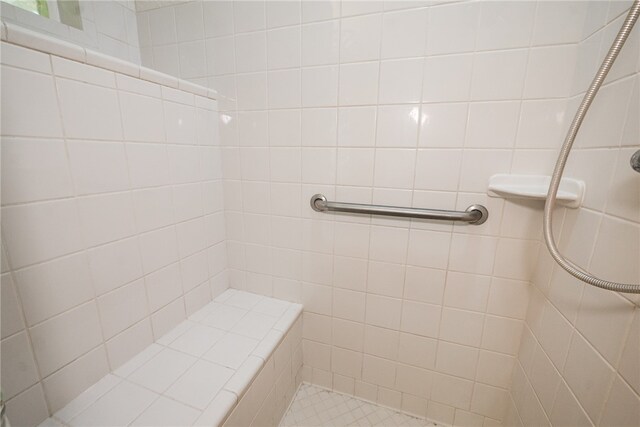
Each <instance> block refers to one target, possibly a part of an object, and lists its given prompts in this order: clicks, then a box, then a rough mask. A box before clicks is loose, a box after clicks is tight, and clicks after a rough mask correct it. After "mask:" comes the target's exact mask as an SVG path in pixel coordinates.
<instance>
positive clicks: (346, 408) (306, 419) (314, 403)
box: [280, 384, 437, 427]
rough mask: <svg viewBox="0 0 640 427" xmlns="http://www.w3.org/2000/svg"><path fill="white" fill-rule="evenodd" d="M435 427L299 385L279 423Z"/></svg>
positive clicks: (291, 425) (292, 426)
mask: <svg viewBox="0 0 640 427" xmlns="http://www.w3.org/2000/svg"><path fill="white" fill-rule="evenodd" d="M436 425H437V424H435V423H433V422H431V421H428V420H424V419H421V418H416V417H412V416H410V415H406V414H402V413H400V412H397V411H394V410H393V409H389V408H385V407H382V406H378V405H376V404H374V403H371V402H367V401H365V400H361V399H358V398H355V397H352V396H347V395H344V394H340V393H335V392H332V391H329V390H326V389H323V388H320V387H316V386H313V385H310V384H302V385H301V386H300V388H299V389H298V392H297V393H296V395H295V396H294V397H293V401H292V402H291V406H289V410H288V411H287V413H286V414H284V417H282V421H280V427H301V426H305V427H310V426H323V427H325V426H327V427H328V426H335V427H344V426H385V427H389V426H416V427H418V426H420V427H422V426H436Z"/></svg>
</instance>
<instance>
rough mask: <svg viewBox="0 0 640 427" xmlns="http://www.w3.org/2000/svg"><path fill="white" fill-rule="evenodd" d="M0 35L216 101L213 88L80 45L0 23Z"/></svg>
mask: <svg viewBox="0 0 640 427" xmlns="http://www.w3.org/2000/svg"><path fill="white" fill-rule="evenodd" d="M0 32H1V36H2V40H3V41H5V42H7V43H12V44H16V45H19V46H24V47H28V48H30V49H34V50H39V51H41V52H45V53H48V54H51V55H56V56H60V57H62V58H67V59H71V60H73V61H77V62H81V63H83V64H88V65H93V66H95V67H100V68H104V69H106V70H110V71H115V72H118V73H122V74H127V75H129V76H133V77H137V78H139V79H142V80H147V81H150V82H153V83H158V84H160V85H163V86H168V87H172V88H175V89H180V90H183V91H185V92H189V93H193V94H195V95H200V96H205V97H207V98H211V99H217V98H218V94H217V92H216V91H215V90H213V89H208V88H206V87H203V86H200V85H197V84H194V83H191V82H189V81H186V80H182V79H179V78H177V77H174V76H170V75H168V74H164V73H161V72H159V71H156V70H152V69H150V68H146V67H143V66H141V65H138V64H134V63H132V62H128V61H124V60H122V59H118V58H114V57H112V56H109V55H105V54H103V53H100V52H96V51H93V50H91V49H85V48H84V47H82V46H79V45H76V44H73V43H69V42H66V41H63V40H60V39H56V38H54V37H50V36H47V35H45V34H41V33H38V32H36V31H31V30H28V29H26V28H23V27H21V26H19V25H16V24H13V23H10V22H5V21H1V22H0Z"/></svg>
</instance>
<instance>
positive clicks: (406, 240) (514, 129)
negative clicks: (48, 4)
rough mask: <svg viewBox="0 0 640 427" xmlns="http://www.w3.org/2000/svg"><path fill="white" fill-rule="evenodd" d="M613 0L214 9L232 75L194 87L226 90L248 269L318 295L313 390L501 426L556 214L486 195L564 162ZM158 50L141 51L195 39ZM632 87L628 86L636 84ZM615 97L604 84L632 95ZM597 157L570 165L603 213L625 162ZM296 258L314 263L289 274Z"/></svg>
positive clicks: (243, 274)
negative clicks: (504, 180)
mask: <svg viewBox="0 0 640 427" xmlns="http://www.w3.org/2000/svg"><path fill="white" fill-rule="evenodd" d="M608 7H609V6H608V5H605V6H604V7H602V4H601V3H599V2H593V3H591V4H590V5H588V6H587V5H574V4H569V2H554V3H546V2H520V3H517V4H515V3H514V4H510V3H506V2H505V3H491V2H462V3H453V4H431V3H427V4H423V3H421V2H384V3H379V2H351V1H342V2H324V1H319V2H302V5H300V2H295V1H294V2H277V1H273V2H272V1H269V2H266V12H265V4H264V3H263V2H253V3H251V2H249V3H247V2H241V3H240V2H227V3H220V4H218V5H217V6H216V13H217V17H216V21H213V20H209V19H205V28H206V27H208V26H209V25H211V26H212V27H215V24H214V23H215V22H220V21H225V24H224V25H222V24H218V27H219V28H224V31H222V30H221V32H220V33H215V32H214V31H211V32H209V33H207V32H206V30H205V34H207V35H206V37H205V38H206V41H207V43H209V44H210V45H211V46H218V53H215V50H216V49H213V48H212V50H211V51H209V53H210V55H209V56H207V62H208V64H214V65H215V67H214V68H210V70H212V71H211V72H208V73H206V74H203V75H202V76H199V78H198V79H196V80H194V81H201V82H204V81H206V82H207V83H208V84H209V85H210V86H211V87H215V88H216V89H217V90H218V91H219V92H220V94H221V95H222V97H221V110H223V111H224V112H223V113H222V115H221V140H222V144H223V145H224V149H223V155H222V157H223V171H224V180H225V192H226V195H225V197H226V201H228V202H229V203H226V204H225V209H226V216H227V218H228V222H227V225H228V230H227V236H228V238H229V242H228V248H229V250H228V256H229V264H230V266H231V268H232V270H231V272H230V279H231V282H232V286H235V287H238V288H241V289H251V290H252V291H254V292H260V293H264V294H267V295H275V296H279V297H283V298H287V299H292V300H296V301H303V302H304V304H305V310H306V312H305V319H304V321H305V332H304V338H305V375H306V376H305V378H306V379H307V380H308V381H313V382H316V383H320V384H322V385H324V386H327V387H333V388H336V389H338V390H340V391H345V392H347V393H355V394H357V395H360V396H363V397H366V398H368V399H371V400H377V401H378V402H385V404H391V405H392V406H395V407H397V408H404V409H405V410H412V411H414V413H417V414H421V415H423V416H424V415H428V416H429V417H430V418H432V419H434V420H435V421H440V422H443V423H446V424H453V423H454V422H457V423H461V422H462V421H460V420H466V419H472V418H473V417H476V418H475V419H476V421H477V420H478V419H480V420H481V421H480V422H483V421H482V420H486V423H492V422H494V421H493V420H496V421H500V420H502V419H503V412H505V411H506V407H507V403H508V402H509V399H508V392H507V390H508V389H509V387H510V377H511V370H512V368H513V366H514V365H517V363H516V362H515V356H516V355H517V353H518V346H519V342H520V336H521V334H522V333H523V323H524V322H523V321H524V319H525V317H526V315H527V306H528V304H529V298H530V297H529V293H530V288H531V287H530V285H529V282H530V280H531V278H532V277H534V274H535V273H536V272H535V271H534V267H535V265H536V259H537V256H538V251H539V247H540V229H541V222H540V218H541V208H542V205H541V204H538V203H529V204H527V203H524V204H522V203H519V202H506V203H505V202H504V201H502V200H500V199H487V197H486V196H485V195H484V194H483V193H484V192H485V191H486V185H487V184H486V183H487V181H488V178H489V177H490V176H491V175H493V174H495V173H500V172H505V173H506V172H513V173H527V174H535V173H538V174H540V173H549V172H550V169H551V167H552V164H553V161H554V150H555V149H556V147H558V146H559V144H560V142H561V139H562V136H563V132H564V130H565V128H566V127H567V126H568V120H569V118H570V117H569V116H570V114H571V113H572V111H573V108H575V105H576V104H575V101H574V100H573V99H571V97H572V96H574V95H576V94H577V93H578V92H577V91H576V89H575V88H576V87H581V86H578V85H577V84H576V83H575V80H576V79H583V80H584V79H585V78H583V77H580V75H581V74H588V73H587V72H586V71H584V68H585V66H583V65H582V64H583V63H584V62H586V61H585V60H584V57H588V54H589V52H585V49H584V48H583V46H582V44H578V42H579V41H581V40H584V39H587V38H588V37H590V36H591V35H592V33H593V32H594V31H595V30H596V29H597V27H598V26H599V25H600V24H594V23H593V22H598V21H599V20H600V21H601V23H602V24H603V23H604V17H606V16H607V13H608ZM157 13H159V12H157ZM162 13H165V14H174V15H175V16H176V17H177V16H178V12H177V10H174V9H173V8H171V7H168V8H166V10H165V11H163V12H162ZM619 13H621V12H619ZM145 19H146V18H145V17H144V16H143V17H142V18H141V19H140V20H139V22H141V23H142V24H140V28H141V29H143V25H144V22H145ZM273 22H276V24H271V23H273ZM276 27H277V28H276ZM285 35H288V37H285ZM599 40H600V39H598V41H599ZM148 42H149V43H148V45H147V46H145V47H143V51H144V50H147V51H150V52H152V51H154V49H155V48H156V46H163V45H165V44H167V43H168V44H171V45H173V44H177V45H178V46H180V41H177V40H171V41H167V40H154V39H153V37H151V39H150V40H148ZM594 46H595V49H596V50H595V53H596V54H597V53H599V49H600V44H599V43H595V44H594ZM590 53H591V54H592V55H593V54H594V52H590ZM144 56H145V55H143V57H144ZM150 56H152V55H146V57H147V58H149V57H150ZM151 59H152V60H154V61H155V59H156V58H155V56H154V57H153V58H151ZM221 61H222V62H224V61H227V62H228V63H227V65H226V66H221V65H220V64H221ZM591 62H593V61H591ZM628 62H630V63H632V65H633V66H635V63H634V62H633V61H628ZM636 62H637V60H636ZM148 63H149V64H151V65H154V62H151V61H149V62H148ZM595 65H596V64H595V63H594V64H590V65H589V66H590V67H594V66H595ZM155 66H157V64H155ZM214 70H215V71H214ZM273 70H277V71H273ZM627 75H628V73H625V71H621V72H620V74H619V77H623V76H627ZM619 77H618V78H619ZM627 80H629V79H628V78H627V79H626V80H625V79H624V78H623V79H620V82H619V86H620V92H619V93H620V94H621V93H623V92H626V93H631V91H632V89H633V86H632V85H630V84H629V83H628V81H627ZM623 87H626V88H627V89H626V90H624V89H622V88H623ZM614 88H616V86H615V85H614V87H613V88H612V89H614ZM612 89H608V90H603V92H610V95H608V96H610V97H615V96H617V95H614V94H615V93H618V92H616V91H615V90H612ZM416 94H417V95H416ZM626 99H628V98H626ZM626 99H625V101H623V102H622V103H621V104H623V105H624V104H625V102H627V101H626ZM616 105H617V104H616ZM621 108H623V107H621ZM594 114H602V115H604V116H608V117H611V118H612V119H616V118H619V117H620V115H623V116H626V113H624V112H618V111H616V112H609V113H605V112H602V113H594ZM601 121H602V124H600V125H596V126H594V127H598V129H599V130H597V131H595V134H598V135H602V136H600V137H598V138H597V139H595V138H591V139H590V141H592V142H590V145H591V146H594V147H599V148H602V147H603V145H602V143H601V142H600V141H602V140H605V138H607V140H608V137H605V136H604V133H605V132H607V131H605V130H604V128H605V127H606V128H607V129H611V130H612V131H613V130H616V129H619V128H620V129H621V126H617V125H609V121H607V119H602V120H601ZM630 131H631V130H630ZM621 132H622V130H619V131H618V132H613V133H614V134H615V135H616V138H618V139H620V137H619V136H618V135H620V134H621ZM606 134H607V135H609V133H606ZM267 136H268V137H269V138H268V139H267V138H266V137H267ZM627 140H629V139H627ZM596 141H598V142H596ZM613 145H617V143H616V144H613ZM285 146H286V148H283V147H285ZM248 147H250V148H248ZM599 154H600V153H598V154H596V153H593V155H592V157H589V160H584V161H580V162H576V163H575V165H576V166H571V168H573V169H572V172H571V173H572V174H575V175H578V176H584V175H585V173H587V174H588V175H587V176H585V177H584V179H585V180H587V181H588V187H589V188H592V190H590V192H591V193H592V195H591V196H590V197H591V198H592V199H590V200H588V201H587V206H589V207H596V206H600V205H599V204H598V203H597V200H598V199H597V197H596V196H595V195H596V194H598V193H600V194H604V193H605V192H606V191H607V190H606V188H607V185H608V184H604V182H607V183H608V179H607V180H602V179H601V178H600V177H601V176H602V172H603V171H604V172H605V173H607V174H608V176H611V175H612V171H613V168H608V167H607V168H604V169H602V168H596V169H597V170H598V173H597V174H591V173H589V172H588V171H589V170H596V169H594V168H593V167H591V166H589V167H586V166H585V165H587V164H589V165H592V164H593V163H592V162H595V161H596V160H595V156H597V155H599ZM583 156H589V153H585V154H584V155H583ZM609 156H610V158H611V159H614V158H617V157H618V156H617V152H616V154H615V155H614V154H613V150H612V153H611V154H609ZM599 181H602V182H603V184H602V185H601V186H599V185H598V182H599ZM317 192H323V193H324V194H325V195H326V196H327V197H328V198H330V199H338V200H345V201H354V202H360V203H371V202H374V203H386V204H398V205H410V206H411V205H412V206H424V207H435V208H442V209H453V208H457V209H464V208H466V207H467V206H468V205H469V204H471V203H485V204H486V205H488V206H489V209H490V212H491V213H490V219H489V221H488V222H487V223H486V224H485V225H483V226H481V227H464V226H459V225H454V226H452V225H450V224H433V223H421V222H417V221H413V222H410V221H405V220H397V219H388V218H369V217H350V216H345V215H327V214H318V213H315V212H313V211H311V210H310V208H309V207H308V199H309V197H310V196H311V195H312V194H314V193H317ZM284 193H286V195H285V194H284ZM626 193H629V192H626ZM621 197H622V194H620V196H619V200H622V198H621ZM626 206H627V207H628V208H629V212H633V214H635V212H636V211H637V209H636V210H634V209H633V208H631V207H630V206H632V205H629V204H626ZM256 215H259V218H258V217H257V216H256ZM560 217H562V215H560ZM625 218H627V216H625ZM231 219H232V220H231ZM269 223H270V227H269V228H270V230H266V229H265V227H267V226H268V225H267V224H269ZM625 224H626V223H625ZM610 228H611V233H608V234H607V235H610V236H611V237H609V239H610V241H611V242H612V243H606V245H607V246H606V247H610V246H612V245H613V244H614V243H613V241H614V240H615V241H616V244H618V240H619V237H613V236H614V235H615V236H621V235H622V234H620V235H618V234H616V233H618V231H615V230H620V231H619V232H620V233H624V235H625V236H629V233H628V231H627V232H626V233H625V232H622V231H621V229H620V227H619V225H618V223H612V224H611V226H610ZM282 234H287V235H286V236H283V235H282ZM631 236H633V235H631ZM627 240H630V241H632V240H633V237H627ZM632 243H633V242H632ZM578 246H581V245H578ZM603 247H605V246H603ZM634 253H635V252H634ZM258 257H268V258H267V259H271V260H273V261H272V263H271V265H270V263H269V262H263V261H258V260H257V259H256V258H258ZM284 260H287V261H286V262H288V263H295V264H297V267H288V268H282V267H276V265H279V264H282V263H283V262H284ZM635 264H637V263H635ZM635 264H634V263H633V262H628V261H627V260H623V259H621V260H620V261H619V263H618V264H616V266H617V267H616V268H609V271H612V270H613V274H615V271H618V270H620V268H619V267H620V266H623V265H624V266H628V265H635ZM607 265H608V263H603V264H602V266H601V267H600V268H602V269H607ZM556 324H557V322H556ZM341 328H348V329H347V330H348V331H350V335H351V339H348V338H347V336H348V335H347V334H346V333H345V332H343V331H341ZM524 330H525V333H526V331H527V330H526V328H524ZM329 331H331V332H329ZM558 331H559V332H558V334H559V335H562V334H561V333H560V332H561V329H559V330H558ZM400 336H401V337H402V345H401V346H400V347H399V348H400V349H402V348H405V349H406V348H421V349H423V350H421V351H422V352H424V357H425V359H424V360H422V359H420V358H417V359H416V358H415V357H414V358H413V359H412V358H411V357H410V355H409V354H410V352H408V351H406V350H403V351H401V352H398V351H396V350H397V349H398V346H399V344H398V343H399V341H398V340H399V337H400ZM425 340H428V341H425ZM549 342H550V343H553V342H557V343H558V344H560V343H564V342H567V340H565V339H557V340H549ZM387 349H389V351H386V350H387ZM565 351H568V348H567V350H565ZM416 378H421V379H422V383H420V384H422V386H420V387H418V382H417V380H416ZM425 384H426V387H424V385H425ZM465 417H466V418H465ZM456 420H457V421H456Z"/></svg>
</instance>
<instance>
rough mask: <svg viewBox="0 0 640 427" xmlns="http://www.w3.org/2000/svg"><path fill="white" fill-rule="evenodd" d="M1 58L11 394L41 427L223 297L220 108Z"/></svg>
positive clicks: (46, 61)
mask: <svg viewBox="0 0 640 427" xmlns="http://www.w3.org/2000/svg"><path fill="white" fill-rule="evenodd" d="M3 7H4V6H3ZM96 7H98V5H96ZM104 13H107V12H106V11H105V12H104ZM119 22H120V20H119ZM116 29H121V27H119V26H117V28H111V29H109V28H107V27H105V31H107V30H116ZM2 50H3V55H2V85H3V96H2V107H3V108H2V111H3V117H2V120H3V125H4V124H6V126H3V132H2V194H3V196H2V247H3V266H2V304H3V307H2V358H3V367H2V369H3V372H2V388H3V392H4V396H5V399H6V400H7V407H8V414H9V417H10V419H11V422H12V423H13V424H15V425H37V424H38V423H39V422H40V421H42V420H43V419H44V418H46V414H47V413H52V412H54V411H56V410H58V409H59V408H61V407H63V406H64V405H66V403H68V402H69V401H70V400H72V399H73V398H74V397H76V396H77V395H78V394H79V393H80V392H82V391H83V390H84V389H86V388H87V387H88V386H90V385H91V384H93V383H94V382H96V381H97V380H98V379H99V378H101V377H102V376H104V375H105V374H106V373H107V372H109V371H110V370H113V369H116V368H118V367H119V366H120V365H122V364H123V363H124V362H126V361H127V360H128V359H130V358H131V357H132V356H133V355H135V354H136V353H137V352H139V351H140V350H142V349H143V348H144V347H146V346H147V345H149V344H150V343H151V342H153V340H154V339H155V338H158V337H159V336H160V335H162V334H164V333H165V332H166V331H167V330H168V329H171V328H172V327H173V326H174V325H176V324H177V323H179V322H180V321H181V320H183V319H184V318H185V317H186V316H188V315H189V314H191V313H193V312H194V311H196V310H197V309H198V308H200V307H202V306H203V305H204V304H206V303H207V302H208V301H210V300H211V298H212V296H214V295H216V294H218V293H219V292H221V291H222V290H224V289H225V288H226V287H227V281H226V277H227V274H226V253H225V252H226V251H225V243H224V240H225V224H224V223H225V219H224V215H223V206H222V199H223V194H222V181H221V178H222V172H221V162H220V148H219V146H218V145H219V143H218V141H219V140H218V135H217V128H216V120H217V103H216V101H215V100H212V99H209V98H204V97H201V96H197V95H194V94H193V93H190V92H185V91H181V90H177V89H170V88H167V87H161V86H160V85H158V84H156V83H151V82H148V81H143V80H140V79H137V78H133V77H128V76H125V75H123V74H119V73H114V72H113V71H108V70H106V69H102V68H96V67H93V66H89V65H85V64H81V63H78V62H74V61H70V60H67V59H63V58H61V57H56V56H51V55H48V54H45V53H41V52H38V51H35V50H31V49H27V48H24V47H19V46H17V45H12V44H8V43H5V42H3V43H2ZM5 88H6V90H4V89H5ZM26 408H29V410H26Z"/></svg>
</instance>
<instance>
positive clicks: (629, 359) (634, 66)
mask: <svg viewBox="0 0 640 427" xmlns="http://www.w3.org/2000/svg"><path fill="white" fill-rule="evenodd" d="M628 6H629V4H628V3H627V2H624V3H611V7H610V10H609V12H608V14H607V20H606V21H605V22H604V23H601V24H602V25H600V26H599V27H598V28H595V29H594V30H593V31H592V32H590V33H586V34H585V35H584V36H583V39H582V40H581V41H580V42H579V43H578V63H579V64H581V66H579V67H577V68H576V74H575V76H574V87H573V90H572V95H573V97H572V98H571V99H570V103H571V104H572V105H573V106H574V107H573V108H572V109H571V110H570V112H571V114H573V110H574V109H575V106H577V105H578V104H577V103H578V102H579V100H580V99H581V96H582V95H583V92H584V90H585V89H586V88H587V86H588V84H589V83H590V79H591V78H592V76H593V75H594V73H595V71H596V67H597V66H599V64H600V62H601V61H602V58H604V56H605V54H606V52H607V50H608V49H609V46H610V45H611V42H612V40H613V38H614V37H615V35H616V34H617V32H618V30H619V28H620V26H621V24H622V21H623V20H624V16H626V7H628ZM621 13H622V14H623V15H620V14H621ZM639 56H640V28H638V26H637V25H636V28H635V29H634V30H633V32H632V33H631V36H630V38H629V40H628V41H627V44H626V45H625V47H624V49H623V50H622V52H621V54H620V56H619V57H618V59H617V62H616V64H615V65H614V67H613V68H612V70H611V72H610V74H609V77H608V78H607V80H606V81H605V85H604V86H603V87H602V89H601V91H600V93H599V94H598V96H597V98H596V100H595V102H594V104H593V106H592V110H591V111H590V112H589V115H588V116H587V118H586V120H585V122H584V125H583V129H582V131H581V133H580V134H579V136H578V138H577V140H576V143H575V148H574V151H573V152H572V154H571V157H570V159H569V164H568V165H567V172H566V174H567V175H572V176H579V177H581V178H582V179H584V180H585V181H586V185H587V194H586V198H585V201H584V204H583V206H582V207H581V208H580V209H577V210H573V209H569V210H566V211H565V212H561V213H560V215H558V220H557V221H556V223H555V227H554V229H555V234H556V236H557V241H558V242H559V247H560V249H561V251H562V252H563V253H564V254H565V255H566V256H567V258H568V259H569V260H571V261H572V262H573V263H575V264H576V265H578V266H580V267H581V268H584V269H586V270H587V271H589V272H591V273H593V274H594V275H596V276H597V277H600V278H604V279H608V280H613V281H618V282H622V283H636V284H637V283H640V262H639V260H640V209H639V208H638V207H639V206H640V180H639V179H638V175H637V174H636V173H635V172H634V171H633V170H632V169H631V167H630V166H629V159H630V157H631V155H632V154H633V153H634V152H635V151H637V150H638V149H640V129H639V127H638V122H639V118H640V108H639V107H640V106H639V104H640V93H639V90H640V59H639ZM532 282H533V286H532V291H531V301H530V304H529V308H528V311H527V317H526V321H525V327H524V330H523V336H522V341H521V344H520V349H519V354H518V359H517V362H516V364H515V369H514V374H513V384H512V389H511V395H512V399H513V400H512V401H511V402H510V406H509V411H508V413H507V418H506V420H505V425H513V426H517V425H524V426H534V425H535V426H539V425H554V426H560V425H602V426H637V425H640V371H639V369H640V297H639V296H638V295H634V294H618V293H614V292H610V291H605V290H601V289H598V288H595V287H592V286H589V285H586V284H584V283H582V282H580V281H579V280H577V279H575V278H573V277H572V276H570V275H569V274H568V273H566V272H565V271H564V270H562V269H561V268H560V267H559V266H558V265H556V264H555V262H554V261H553V260H552V259H551V256H550V255H549V253H548V252H547V250H546V248H545V247H544V246H543V249H542V250H541V251H540V257H539V259H538V262H537V265H536V267H535V270H534V273H533V276H532ZM511 403H513V404H511Z"/></svg>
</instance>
